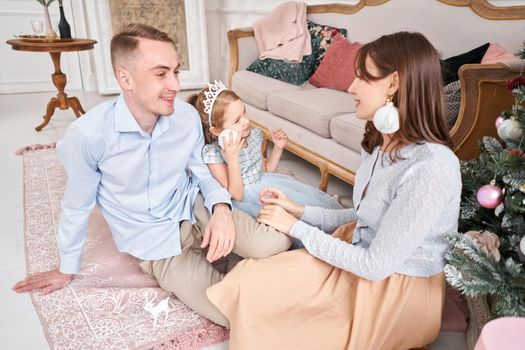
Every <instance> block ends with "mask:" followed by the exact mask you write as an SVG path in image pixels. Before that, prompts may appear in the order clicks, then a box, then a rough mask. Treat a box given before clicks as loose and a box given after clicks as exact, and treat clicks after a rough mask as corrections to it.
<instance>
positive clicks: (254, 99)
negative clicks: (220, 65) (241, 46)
mask: <svg viewBox="0 0 525 350" xmlns="http://www.w3.org/2000/svg"><path fill="white" fill-rule="evenodd" d="M301 88H302V87H301V86H296V85H292V84H288V83H285V82H282V81H280V80H277V79H272V78H268V77H265V76H264V75H261V74H257V73H254V72H248V71H247V70H240V71H237V72H235V74H234V75H233V78H232V89H233V91H235V93H237V95H239V97H240V98H241V99H242V100H243V101H244V102H246V103H248V104H251V105H252V106H254V107H257V108H259V109H260V110H263V111H266V110H268V106H267V99H268V94H270V93H272V92H276V91H289V90H299V89H301Z"/></svg>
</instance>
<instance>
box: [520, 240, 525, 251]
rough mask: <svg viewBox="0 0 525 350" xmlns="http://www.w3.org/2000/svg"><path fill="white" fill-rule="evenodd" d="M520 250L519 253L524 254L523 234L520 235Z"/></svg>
mask: <svg viewBox="0 0 525 350" xmlns="http://www.w3.org/2000/svg"><path fill="white" fill-rule="evenodd" d="M520 250H521V254H523V255H525V236H523V237H521V241H520Z"/></svg>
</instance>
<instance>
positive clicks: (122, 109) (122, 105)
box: [115, 94, 172, 138]
mask: <svg viewBox="0 0 525 350" xmlns="http://www.w3.org/2000/svg"><path fill="white" fill-rule="evenodd" d="M170 118H172V116H168V117H164V116H160V117H159V118H158V119H157V123H156V124H155V128H154V129H153V133H152V137H154V138H155V137H158V136H160V135H162V134H163V133H164V132H165V131H166V130H168V129H169V127H170ZM115 131H117V132H139V133H144V130H142V128H141V127H140V125H139V123H137V120H136V119H135V117H133V114H131V112H130V110H129V108H128V105H127V104H126V100H125V99H124V95H123V94H120V95H119V97H118V98H117V101H116V102H115Z"/></svg>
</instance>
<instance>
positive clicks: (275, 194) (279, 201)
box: [259, 187, 304, 219]
mask: <svg viewBox="0 0 525 350" xmlns="http://www.w3.org/2000/svg"><path fill="white" fill-rule="evenodd" d="M259 200H260V201H261V202H262V203H263V204H264V205H268V204H275V205H278V206H280V207H282V208H283V209H284V210H286V211H287V212H289V213H290V214H292V215H293V216H295V217H296V218H297V219H300V218H301V216H303V214H304V205H300V204H297V203H295V202H293V201H291V200H290V199H289V198H288V197H287V196H286V195H285V194H284V192H283V191H281V190H278V189H276V188H272V187H267V188H265V189H263V190H262V191H261V192H260V193H259Z"/></svg>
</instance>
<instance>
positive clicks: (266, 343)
mask: <svg viewBox="0 0 525 350" xmlns="http://www.w3.org/2000/svg"><path fill="white" fill-rule="evenodd" d="M354 227H355V225H354V224H348V225H345V226H342V227H341V228H339V229H338V230H337V231H336V232H335V233H334V235H336V236H338V237H340V238H342V239H345V240H347V241H348V240H350V237H351V234H352V233H353V231H354ZM444 291H445V280H444V277H443V274H438V275H435V276H432V277H411V276H405V275H400V274H393V275H391V276H390V277H388V278H387V279H384V280H382V281H375V282H374V281H369V280H366V279H363V278H360V277H357V276H356V275H354V274H352V273H350V272H347V271H343V270H341V269H339V268H336V267H333V266H331V265H329V264H327V263H325V262H323V261H321V260H319V259H317V258H315V257H313V256H311V255H310V254H308V252H307V251H306V250H305V249H299V250H295V251H291V252H285V253H281V254H278V255H275V256H272V257H269V258H266V259H246V260H243V261H241V262H240V263H239V264H237V266H236V267H235V268H234V269H233V270H232V271H231V272H229V273H228V274H227V275H226V277H225V278H224V279H223V280H222V281H221V282H220V283H218V284H216V285H214V286H212V287H210V288H209V289H208V290H207V294H208V297H209V298H210V300H211V301H212V302H213V303H214V304H215V305H216V306H217V307H218V308H219V309H220V310H221V311H222V312H223V313H224V314H225V315H226V317H227V318H228V319H229V320H230V327H231V332H230V349H232V350H237V349H239V350H252V349H265V350H276V349H283V350H292V349H301V350H305V349H315V350H325V349H326V350H338V349H356V350H366V349H373V350H379V349H385V350H388V349H395V350H398V349H411V348H417V347H422V346H424V345H426V344H429V343H431V342H432V341H433V340H434V339H435V338H436V337H437V335H438V333H439V328H440V324H441V312H442V308H443V298H444Z"/></svg>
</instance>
